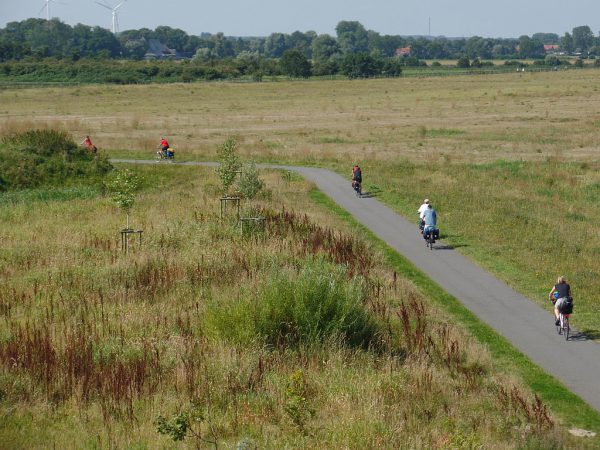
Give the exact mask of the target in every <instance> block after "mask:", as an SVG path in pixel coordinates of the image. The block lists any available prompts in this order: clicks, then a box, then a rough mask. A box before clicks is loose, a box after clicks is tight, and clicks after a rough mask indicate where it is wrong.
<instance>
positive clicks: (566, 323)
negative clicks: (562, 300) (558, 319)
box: [563, 317, 571, 341]
mask: <svg viewBox="0 0 600 450" xmlns="http://www.w3.org/2000/svg"><path fill="white" fill-rule="evenodd" d="M570 332H571V327H570V326H569V318H568V317H565V318H564V323H563V333H564V335H565V341H568V340H569V333H570Z"/></svg>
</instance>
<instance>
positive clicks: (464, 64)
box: [456, 56, 471, 69]
mask: <svg viewBox="0 0 600 450" xmlns="http://www.w3.org/2000/svg"><path fill="white" fill-rule="evenodd" d="M456 67H460V68H461V69H467V68H469V67H471V63H470V61H469V58H467V57H466V56H461V57H460V58H458V61H456Z"/></svg>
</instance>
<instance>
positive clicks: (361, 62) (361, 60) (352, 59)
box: [340, 53, 381, 79]
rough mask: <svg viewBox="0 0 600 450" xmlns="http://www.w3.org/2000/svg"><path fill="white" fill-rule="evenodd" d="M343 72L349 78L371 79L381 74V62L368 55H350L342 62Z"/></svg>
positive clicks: (341, 68)
mask: <svg viewBox="0 0 600 450" xmlns="http://www.w3.org/2000/svg"><path fill="white" fill-rule="evenodd" d="M340 70H341V72H342V73H343V74H344V75H346V76H347V77H348V78H351V79H352V78H369V77H373V76H375V75H379V74H380V73H381V61H380V60H377V59H375V58H373V57H372V56H371V55H369V54H367V53H349V54H347V55H346V56H344V58H343V59H342V61H341V64H340Z"/></svg>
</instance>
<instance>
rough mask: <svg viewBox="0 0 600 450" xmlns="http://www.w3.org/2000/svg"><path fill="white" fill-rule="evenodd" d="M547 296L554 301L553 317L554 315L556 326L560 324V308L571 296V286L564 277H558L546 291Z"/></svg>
mask: <svg viewBox="0 0 600 450" xmlns="http://www.w3.org/2000/svg"><path fill="white" fill-rule="evenodd" d="M548 298H549V299H550V301H551V302H552V303H554V317H556V325H557V326H558V325H559V324H560V320H559V315H560V310H561V308H562V307H563V305H564V304H565V303H566V302H567V301H568V300H569V298H571V286H569V283H567V279H566V278H565V277H558V280H557V281H556V284H555V285H554V287H553V288H552V289H551V290H550V292H549V293H548Z"/></svg>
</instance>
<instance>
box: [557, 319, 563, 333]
mask: <svg viewBox="0 0 600 450" xmlns="http://www.w3.org/2000/svg"><path fill="white" fill-rule="evenodd" d="M562 320H563V319H562V314H561V315H559V316H558V325H556V332H557V333H558V334H562Z"/></svg>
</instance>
